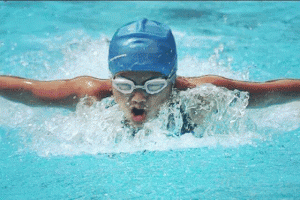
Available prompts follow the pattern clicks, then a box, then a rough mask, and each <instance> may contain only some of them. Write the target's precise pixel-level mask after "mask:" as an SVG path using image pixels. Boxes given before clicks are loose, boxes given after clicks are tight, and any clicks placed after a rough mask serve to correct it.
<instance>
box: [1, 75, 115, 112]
mask: <svg viewBox="0 0 300 200" xmlns="http://www.w3.org/2000/svg"><path fill="white" fill-rule="evenodd" d="M111 94H112V92H111V82H110V80H108V79H96V78H92V77H88V76H84V77H77V78H74V79H67V80H56V81H37V80H31V79H24V78H20V77H13V76H0V95H1V96H2V97H4V98H6V99H9V100H12V101H16V102H20V103H23V104H26V105H30V106H55V107H56V106H57V107H66V108H75V106H76V104H77V103H78V101H79V99H80V98H82V97H84V96H89V97H92V98H94V99H95V100H101V99H102V98H104V97H107V96H111Z"/></svg>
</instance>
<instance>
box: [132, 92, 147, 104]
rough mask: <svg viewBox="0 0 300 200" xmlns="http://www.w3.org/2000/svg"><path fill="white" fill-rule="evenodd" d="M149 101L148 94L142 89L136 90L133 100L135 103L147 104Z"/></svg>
mask: <svg viewBox="0 0 300 200" xmlns="http://www.w3.org/2000/svg"><path fill="white" fill-rule="evenodd" d="M146 101H147V95H146V94H145V92H144V91H142V90H136V91H134V92H133V94H132V98H131V102H132V103H133V104H137V105H140V106H141V105H142V104H145V103H146Z"/></svg>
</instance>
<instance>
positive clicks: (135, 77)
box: [116, 71, 164, 83]
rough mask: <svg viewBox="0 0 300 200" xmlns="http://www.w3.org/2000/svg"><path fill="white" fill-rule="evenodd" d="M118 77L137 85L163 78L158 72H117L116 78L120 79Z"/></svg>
mask: <svg viewBox="0 0 300 200" xmlns="http://www.w3.org/2000/svg"><path fill="white" fill-rule="evenodd" d="M120 76H121V77H124V78H127V79H130V80H132V81H134V82H137V83H139V82H144V81H147V80H149V79H154V78H161V77H164V75H163V74H161V73H159V72H150V71H128V72H119V73H117V74H116V77H120Z"/></svg>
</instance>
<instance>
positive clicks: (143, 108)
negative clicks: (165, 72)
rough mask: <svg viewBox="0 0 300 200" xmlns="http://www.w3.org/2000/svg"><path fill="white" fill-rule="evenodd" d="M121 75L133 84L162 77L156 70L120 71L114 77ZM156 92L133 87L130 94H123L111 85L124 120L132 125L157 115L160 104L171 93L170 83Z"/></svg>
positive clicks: (166, 99)
mask: <svg viewBox="0 0 300 200" xmlns="http://www.w3.org/2000/svg"><path fill="white" fill-rule="evenodd" d="M117 77H122V78H125V79H128V80H131V81H133V82H134V83H135V85H144V83H145V82H146V81H148V80H152V79H156V78H162V77H163V76H162V74H160V73H158V72H120V73H118V74H117V75H116V76H115V78H117ZM168 83H169V84H168V85H167V87H165V88H164V89H163V90H162V91H161V92H159V93H157V94H148V93H147V92H146V91H145V90H144V89H140V88H138V89H135V90H134V91H133V92H132V93H130V94H124V93H122V92H119V91H118V90H116V88H114V87H113V96H114V99H115V101H116V102H117V103H118V104H119V106H120V108H121V110H122V111H123V112H124V114H125V118H126V120H128V122H129V124H130V125H131V126H133V127H142V126H143V124H144V123H145V122H146V121H148V120H150V119H153V118H154V117H156V116H157V114H158V112H159V109H160V107H161V105H162V104H163V103H164V102H166V101H168V100H169V98H170V96H171V93H172V83H170V82H168Z"/></svg>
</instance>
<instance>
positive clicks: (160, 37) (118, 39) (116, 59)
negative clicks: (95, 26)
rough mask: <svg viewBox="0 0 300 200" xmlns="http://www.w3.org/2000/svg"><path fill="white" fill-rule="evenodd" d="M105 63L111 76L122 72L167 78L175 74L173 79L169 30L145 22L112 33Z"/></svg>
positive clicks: (174, 67)
mask: <svg viewBox="0 0 300 200" xmlns="http://www.w3.org/2000/svg"><path fill="white" fill-rule="evenodd" d="M108 60H109V70H110V72H111V73H112V74H113V75H115V74H117V73H118V72H122V71H152V72H160V73H161V74H163V75H165V76H166V77H171V76H173V75H174V76H173V77H174V80H175V75H176V71H177V53H176V44H175V40H174V37H173V34H172V32H171V29H170V28H169V27H168V26H167V25H165V24H162V23H159V22H156V21H151V20H147V19H141V20H138V21H135V22H131V23H128V24H126V25H125V26H123V27H121V28H119V29H118V30H117V32H116V33H115V34H114V36H113V38H112V40H111V42H110V45H109V56H108ZM173 77H172V78H173ZM174 80H173V81H174Z"/></svg>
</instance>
